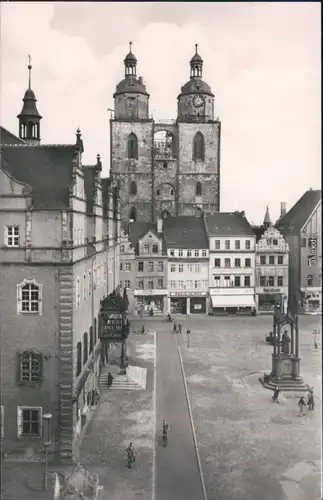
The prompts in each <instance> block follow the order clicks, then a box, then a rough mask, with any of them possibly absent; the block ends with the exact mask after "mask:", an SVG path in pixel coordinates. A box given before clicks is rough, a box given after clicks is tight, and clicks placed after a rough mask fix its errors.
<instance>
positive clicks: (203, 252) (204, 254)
mask: <svg viewBox="0 0 323 500" xmlns="http://www.w3.org/2000/svg"><path fill="white" fill-rule="evenodd" d="M202 257H206V249H203V250H202Z"/></svg>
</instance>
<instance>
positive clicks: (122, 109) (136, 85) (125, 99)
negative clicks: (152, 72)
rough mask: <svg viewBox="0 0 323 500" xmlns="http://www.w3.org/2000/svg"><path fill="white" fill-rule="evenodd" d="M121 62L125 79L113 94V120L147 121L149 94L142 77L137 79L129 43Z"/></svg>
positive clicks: (134, 57)
mask: <svg viewBox="0 0 323 500" xmlns="http://www.w3.org/2000/svg"><path fill="white" fill-rule="evenodd" d="M123 62H124V66H125V77H124V79H123V80H121V82H119V83H118V84H117V86H116V91H115V93H114V94H113V97H114V100H115V106H114V109H115V118H119V119H120V118H131V119H134V118H137V119H148V100H149V94H148V92H147V90H146V86H145V85H144V83H143V79H142V77H141V76H139V77H138V78H137V58H136V56H135V55H134V54H133V52H132V42H129V53H128V54H127V55H126V57H125V58H124V61H123ZM134 94H135V95H134Z"/></svg>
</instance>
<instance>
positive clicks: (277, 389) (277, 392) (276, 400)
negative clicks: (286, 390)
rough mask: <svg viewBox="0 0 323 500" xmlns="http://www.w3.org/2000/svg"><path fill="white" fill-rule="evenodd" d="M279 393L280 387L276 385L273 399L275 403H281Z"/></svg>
mask: <svg viewBox="0 0 323 500" xmlns="http://www.w3.org/2000/svg"><path fill="white" fill-rule="evenodd" d="M279 393H280V390H279V387H278V385H276V387H275V390H274V394H273V397H272V400H273V401H274V403H279V401H278V396H279Z"/></svg>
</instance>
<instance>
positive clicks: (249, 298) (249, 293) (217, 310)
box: [210, 288, 256, 315]
mask: <svg viewBox="0 0 323 500" xmlns="http://www.w3.org/2000/svg"><path fill="white" fill-rule="evenodd" d="M210 295H211V310H210V313H211V314H212V315H236V314H237V315H255V313H256V303H255V297H254V291H253V289H252V288H243V289H241V290H238V289H237V288H233V289H232V288H229V289H224V288H222V289H221V288H215V289H210Z"/></svg>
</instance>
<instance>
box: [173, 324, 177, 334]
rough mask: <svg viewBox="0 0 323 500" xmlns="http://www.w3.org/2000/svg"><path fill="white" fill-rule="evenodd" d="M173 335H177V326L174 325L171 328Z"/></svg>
mask: <svg viewBox="0 0 323 500" xmlns="http://www.w3.org/2000/svg"><path fill="white" fill-rule="evenodd" d="M173 333H177V325H176V323H174V326H173Z"/></svg>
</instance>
